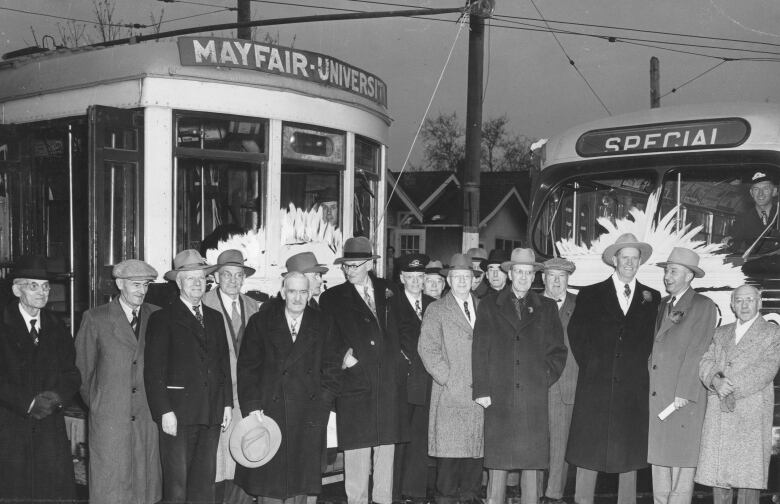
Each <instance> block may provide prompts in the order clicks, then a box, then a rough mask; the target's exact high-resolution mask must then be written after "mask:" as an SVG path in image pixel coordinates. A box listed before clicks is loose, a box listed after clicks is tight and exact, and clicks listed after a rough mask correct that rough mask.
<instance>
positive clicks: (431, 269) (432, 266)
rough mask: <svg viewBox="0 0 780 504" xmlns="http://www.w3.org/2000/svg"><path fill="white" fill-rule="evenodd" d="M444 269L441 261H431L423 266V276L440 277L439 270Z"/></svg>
mask: <svg viewBox="0 0 780 504" xmlns="http://www.w3.org/2000/svg"><path fill="white" fill-rule="evenodd" d="M442 268H444V266H443V265H442V263H441V261H439V260H436V261H431V262H429V263H428V264H426V265H425V274H426V275H439V276H441V270H442Z"/></svg>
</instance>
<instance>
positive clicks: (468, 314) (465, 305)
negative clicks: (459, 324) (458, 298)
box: [463, 301, 471, 323]
mask: <svg viewBox="0 0 780 504" xmlns="http://www.w3.org/2000/svg"><path fill="white" fill-rule="evenodd" d="M463 311H464V312H466V320H468V321H469V323H470V322H471V313H470V312H469V302H468V301H463Z"/></svg>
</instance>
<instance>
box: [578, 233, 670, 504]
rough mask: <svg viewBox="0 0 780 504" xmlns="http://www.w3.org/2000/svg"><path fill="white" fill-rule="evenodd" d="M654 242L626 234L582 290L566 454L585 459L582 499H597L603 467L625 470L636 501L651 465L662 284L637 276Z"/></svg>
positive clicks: (622, 498)
mask: <svg viewBox="0 0 780 504" xmlns="http://www.w3.org/2000/svg"><path fill="white" fill-rule="evenodd" d="M652 253H653V248H652V247H651V246H650V245H649V244H647V243H644V242H640V241H639V240H637V238H636V237H635V236H634V235H632V234H630V233H626V234H623V235H621V236H619V237H618V239H617V240H616V241H615V243H614V244H612V245H610V246H608V247H607V248H606V249H605V250H604V252H603V253H602V255H601V259H602V260H603V261H604V262H605V263H606V264H608V265H610V266H612V267H614V268H615V272H614V274H613V275H612V276H611V277H610V278H607V279H606V280H604V281H603V282H600V283H597V284H594V285H589V286H587V287H583V288H582V289H580V291H579V293H578V295H577V306H576V307H575V308H574V313H573V314H572V316H571V321H569V327H568V333H569V343H570V345H571V352H572V354H573V355H574V358H575V359H576V360H577V364H578V365H579V368H580V371H579V376H578V378H577V392H576V394H575V400H574V413H573V414H572V420H571V428H570V430H569V443H568V446H567V449H566V460H567V461H568V462H569V463H570V464H573V465H575V466H577V482H576V488H575V492H574V501H575V502H576V504H593V497H594V493H595V490H596V478H597V477H598V473H599V472H608V473H620V478H619V480H620V484H619V487H618V504H634V503H635V502H636V471H637V469H641V468H644V467H647V401H646V400H645V398H646V397H647V394H648V387H649V383H648V382H649V376H648V371H647V359H648V357H649V356H650V351H651V350H652V347H653V334H654V331H653V329H654V327H655V319H656V315H657V314H658V302H659V301H660V297H661V296H660V294H659V293H658V291H656V290H653V289H651V288H650V287H647V286H646V285H642V284H641V283H639V282H638V281H637V280H636V273H637V271H638V270H639V266H640V265H642V264H644V263H645V262H647V260H648V259H649V258H650V255H651V254H652Z"/></svg>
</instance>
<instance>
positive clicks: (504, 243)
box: [496, 238, 523, 252]
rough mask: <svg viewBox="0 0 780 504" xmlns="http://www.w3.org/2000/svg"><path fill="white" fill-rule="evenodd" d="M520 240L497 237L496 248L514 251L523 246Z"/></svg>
mask: <svg viewBox="0 0 780 504" xmlns="http://www.w3.org/2000/svg"><path fill="white" fill-rule="evenodd" d="M522 246H523V245H522V243H521V242H520V240H511V239H508V238H496V249H501V250H506V251H507V252H512V250H514V249H516V248H520V247H522Z"/></svg>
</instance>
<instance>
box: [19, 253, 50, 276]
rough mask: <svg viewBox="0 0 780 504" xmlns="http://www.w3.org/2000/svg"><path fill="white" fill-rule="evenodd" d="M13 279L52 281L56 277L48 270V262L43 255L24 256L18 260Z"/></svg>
mask: <svg viewBox="0 0 780 504" xmlns="http://www.w3.org/2000/svg"><path fill="white" fill-rule="evenodd" d="M10 277H11V278H29V279H30V280H51V279H52V278H54V275H52V274H51V272H49V270H48V268H47V261H46V258H45V257H44V256H41V255H24V256H21V257H20V258H19V259H17V260H16V262H15V263H14V269H13V270H12V271H11V275H10Z"/></svg>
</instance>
